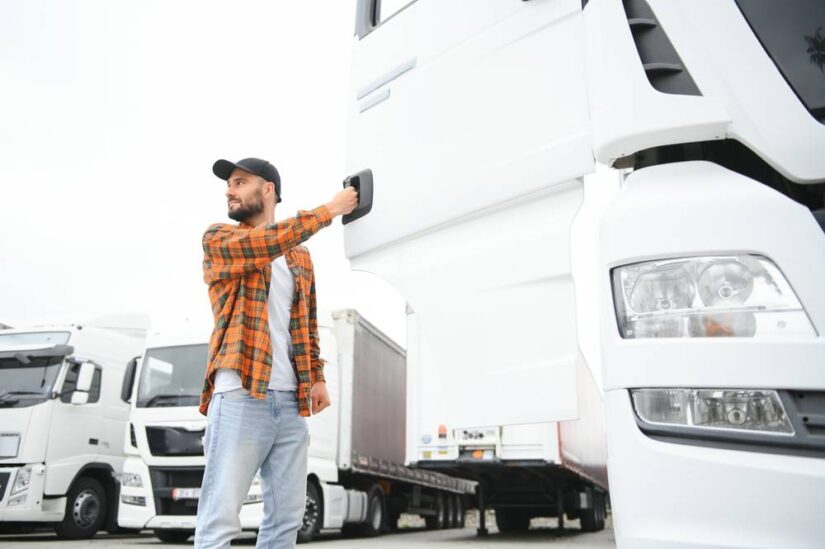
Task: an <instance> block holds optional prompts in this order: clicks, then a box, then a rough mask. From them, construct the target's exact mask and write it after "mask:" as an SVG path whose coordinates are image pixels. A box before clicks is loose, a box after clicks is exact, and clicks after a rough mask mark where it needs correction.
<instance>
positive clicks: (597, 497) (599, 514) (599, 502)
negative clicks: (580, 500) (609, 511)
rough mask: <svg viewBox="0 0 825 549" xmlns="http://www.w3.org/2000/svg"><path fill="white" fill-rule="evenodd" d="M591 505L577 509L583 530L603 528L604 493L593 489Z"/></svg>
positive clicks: (597, 530) (592, 530) (596, 530)
mask: <svg viewBox="0 0 825 549" xmlns="http://www.w3.org/2000/svg"><path fill="white" fill-rule="evenodd" d="M592 493H593V507H591V508H590V509H582V510H581V511H579V520H580V521H581V527H582V531H583V532H600V531H602V530H604V519H605V514H606V510H605V504H604V494H603V493H601V492H597V491H595V490H594V491H593V492H592Z"/></svg>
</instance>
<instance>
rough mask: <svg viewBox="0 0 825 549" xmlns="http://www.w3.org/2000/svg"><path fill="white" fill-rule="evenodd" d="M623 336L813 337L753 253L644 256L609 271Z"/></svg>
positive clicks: (781, 282)
mask: <svg viewBox="0 0 825 549" xmlns="http://www.w3.org/2000/svg"><path fill="white" fill-rule="evenodd" d="M613 300H614V303H615V305H616V316H617V319H618V322H619V331H620V333H621V335H622V337H623V338H626V339H633V338H660V337H753V338H791V337H805V338H813V337H817V333H816V330H815V329H814V327H813V324H811V321H810V319H809V318H808V315H807V314H806V313H805V310H804V308H803V307H802V304H801V303H800V302H799V299H798V298H797V297H796V294H795V293H794V291H793V289H792V288H791V286H790V284H789V283H788V281H787V280H786V279H785V276H784V275H783V274H782V272H781V271H780V270H779V268H778V267H777V266H776V265H775V264H774V263H773V262H772V261H771V260H770V259H767V258H765V257H762V256H757V255H735V256H705V257H693V258H680V259H667V260H660V261H646V262H643V263H634V264H632V265H625V266H623V267H618V268H616V269H614V270H613Z"/></svg>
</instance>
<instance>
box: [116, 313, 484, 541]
mask: <svg viewBox="0 0 825 549" xmlns="http://www.w3.org/2000/svg"><path fill="white" fill-rule="evenodd" d="M318 319H319V326H318V332H319V336H320V344H321V356H322V358H324V359H325V360H326V361H327V363H326V366H325V368H324V375H325V378H326V383H327V387H328V390H329V393H330V396H331V397H332V405H331V406H330V407H329V408H328V409H326V410H324V412H323V413H321V414H319V415H317V416H313V417H311V418H309V419H308V421H309V432H310V447H309V467H308V478H307V480H308V482H307V500H306V512H305V515H304V524H303V527H302V529H301V530H300V532H299V540H300V541H310V540H311V539H313V538H314V537H315V536H316V535H317V534H318V533H319V532H321V531H322V530H329V529H341V528H343V529H345V530H348V531H351V532H353V533H356V534H362V535H368V536H371V535H378V534H380V533H383V532H385V531H387V530H392V529H394V528H395V527H396V526H397V523H398V517H399V515H400V514H401V513H413V514H419V515H421V516H423V517H424V518H425V520H426V522H427V525H428V526H430V527H432V528H447V527H458V526H461V525H463V517H464V509H465V508H467V507H469V506H471V505H472V503H473V501H474V499H473V497H474V494H475V482H472V481H467V480H464V479H458V478H451V477H449V476H447V475H444V474H441V473H437V472H431V471H419V470H414V469H410V468H408V467H405V466H404V465H403V463H404V456H405V446H404V445H405V443H406V436H405V412H406V407H405V403H406V379H407V377H406V376H407V374H406V359H405V352H404V350H403V349H402V348H400V347H399V346H398V345H397V344H395V343H394V342H393V341H391V340H390V339H389V338H387V336H385V335H384V334H383V333H381V332H380V331H379V330H378V329H376V328H375V327H374V326H373V325H371V324H370V323H369V322H368V321H366V320H365V319H364V318H363V317H361V316H360V315H359V314H358V313H357V312H356V311H354V310H341V311H336V312H335V313H333V314H332V315H331V316H330V315H329V314H319V316H318ZM204 338H205V334H204V332H202V331H201V332H197V331H196V332H190V333H186V332H184V331H177V332H167V333H159V334H153V335H151V336H150V338H149V340H148V347H147V349H146V352H145V354H144V358H143V361H142V362H141V363H140V364H138V365H137V367H136V372H135V373H134V380H135V382H134V387H133V388H131V387H130V388H127V393H128V394H125V395H124V396H125V397H126V398H128V399H129V400H131V404H132V408H131V413H130V422H129V426H128V436H127V437H126V446H125V451H126V453H127V454H128V456H129V457H128V458H127V460H126V463H125V465H124V469H123V476H122V486H121V493H120V498H121V505H120V510H119V517H118V523H119V524H120V526H122V527H126V528H137V529H144V528H147V529H153V530H154V532H155V534H156V535H157V536H158V537H159V538H160V539H161V540H163V541H169V542H182V541H185V540H186V539H187V538H188V537H189V536H190V535H192V533H193V532H194V529H195V523H196V512H197V504H198V498H199V495H200V485H201V482H202V478H203V469H204V463H205V462H204V459H205V458H204V455H203V442H202V439H203V437H204V434H205V429H206V418H205V417H204V416H202V415H201V414H200V413H199V411H198V403H199V398H200V392H201V388H202V386H203V373H204V367H205V364H206V362H207V343H206V341H205V339H204ZM256 479H257V477H256ZM262 517H263V501H262V497H261V487H260V480H259V479H257V480H256V481H255V482H254V483H253V485H252V487H251V489H250V491H249V494H248V496H247V499H246V502H245V504H244V506H243V508H242V511H241V527H242V528H243V529H244V530H257V528H258V526H259V525H260V521H261V519H262Z"/></svg>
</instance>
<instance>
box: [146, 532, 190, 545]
mask: <svg viewBox="0 0 825 549" xmlns="http://www.w3.org/2000/svg"><path fill="white" fill-rule="evenodd" d="M154 532H155V537H156V538H158V539H159V540H160V541H162V542H163V543H185V542H186V540H188V539H189V536H191V535H192V534H194V532H192V531H191V530H155V531H154Z"/></svg>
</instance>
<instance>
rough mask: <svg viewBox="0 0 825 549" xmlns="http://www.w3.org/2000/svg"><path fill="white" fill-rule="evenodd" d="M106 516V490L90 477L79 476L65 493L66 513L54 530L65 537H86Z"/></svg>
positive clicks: (93, 531) (100, 524) (93, 533)
mask: <svg viewBox="0 0 825 549" xmlns="http://www.w3.org/2000/svg"><path fill="white" fill-rule="evenodd" d="M105 518H106V490H104V489H103V485H102V484H100V482H98V481H97V480H95V479H93V478H91V477H81V478H79V479H78V480H77V482H75V483H74V485H73V486H72V487H71V488H70V489H69V493H68V494H67V495H66V513H65V515H64V516H63V521H62V522H59V523H57V524H56V525H55V527H54V531H55V532H57V535H58V536H59V537H61V538H65V539H88V538H90V537H92V536H94V535H95V534H96V533H97V531H98V530H100V528H101V527H102V526H103V521H104V519H105Z"/></svg>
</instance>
